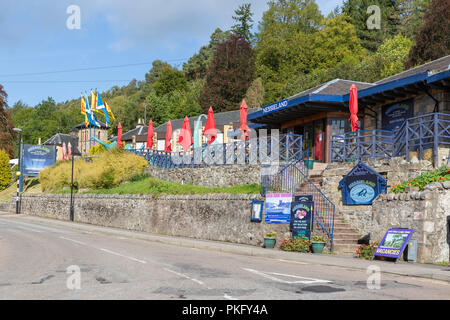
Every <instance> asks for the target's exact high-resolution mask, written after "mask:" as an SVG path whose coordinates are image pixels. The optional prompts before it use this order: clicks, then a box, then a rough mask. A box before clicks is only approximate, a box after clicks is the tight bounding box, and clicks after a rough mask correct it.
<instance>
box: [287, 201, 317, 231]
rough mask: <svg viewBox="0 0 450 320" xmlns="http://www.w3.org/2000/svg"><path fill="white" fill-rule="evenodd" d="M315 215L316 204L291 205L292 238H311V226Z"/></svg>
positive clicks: (299, 203) (310, 202)
mask: <svg viewBox="0 0 450 320" xmlns="http://www.w3.org/2000/svg"><path fill="white" fill-rule="evenodd" d="M313 215H314V202H312V201H307V202H297V201H294V202H293V203H292V205H291V223H290V226H291V231H292V237H293V238H296V237H301V236H303V237H307V238H308V239H310V238H311V226H312V220H313Z"/></svg>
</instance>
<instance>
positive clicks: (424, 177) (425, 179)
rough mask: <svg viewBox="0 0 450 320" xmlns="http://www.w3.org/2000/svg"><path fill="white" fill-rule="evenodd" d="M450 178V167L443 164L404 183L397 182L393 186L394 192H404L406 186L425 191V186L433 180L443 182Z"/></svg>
mask: <svg viewBox="0 0 450 320" xmlns="http://www.w3.org/2000/svg"><path fill="white" fill-rule="evenodd" d="M449 180H450V168H448V167H447V166H443V167H442V168H439V169H437V170H434V171H430V172H425V173H422V174H421V175H419V176H417V177H415V178H413V179H410V180H407V181H404V182H402V183H399V184H396V185H394V186H393V187H392V189H391V192H392V193H403V192H405V188H406V187H418V188H419V190H420V191H423V189H424V188H425V186H427V185H428V184H430V183H433V182H443V181H449Z"/></svg>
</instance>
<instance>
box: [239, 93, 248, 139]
mask: <svg viewBox="0 0 450 320" xmlns="http://www.w3.org/2000/svg"><path fill="white" fill-rule="evenodd" d="M247 114H248V107H247V103H246V102H245V100H242V103H241V108H240V115H241V127H240V129H241V139H242V140H244V139H245V140H248V139H249V134H248V133H249V131H250V128H249V127H248V125H247Z"/></svg>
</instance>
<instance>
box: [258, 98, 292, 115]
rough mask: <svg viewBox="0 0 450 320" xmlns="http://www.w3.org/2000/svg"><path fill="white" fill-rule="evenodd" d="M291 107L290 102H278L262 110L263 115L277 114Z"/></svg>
mask: <svg viewBox="0 0 450 320" xmlns="http://www.w3.org/2000/svg"><path fill="white" fill-rule="evenodd" d="M288 106H289V100H287V99H286V100H283V101H278V102H275V103H272V104H269V105H268V106H265V107H263V108H262V111H263V114H267V113H271V112H275V111H278V110H281V109H284V108H287V107H288Z"/></svg>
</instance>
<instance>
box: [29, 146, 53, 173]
mask: <svg viewBox="0 0 450 320" xmlns="http://www.w3.org/2000/svg"><path fill="white" fill-rule="evenodd" d="M55 162H56V147H55V146H43V145H29V144H26V145H24V148H23V167H22V169H23V170H22V171H23V174H24V175H25V176H27V175H32V176H36V175H38V174H39V172H40V171H41V170H43V169H45V168H47V167H49V166H51V165H53V164H55Z"/></svg>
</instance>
